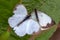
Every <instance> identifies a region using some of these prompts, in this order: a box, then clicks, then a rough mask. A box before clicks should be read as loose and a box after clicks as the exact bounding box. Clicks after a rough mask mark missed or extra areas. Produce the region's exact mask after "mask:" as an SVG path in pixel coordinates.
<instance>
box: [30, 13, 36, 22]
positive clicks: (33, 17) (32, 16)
mask: <svg viewBox="0 0 60 40" xmlns="http://www.w3.org/2000/svg"><path fill="white" fill-rule="evenodd" d="M31 18H32V19H33V20H35V21H37V19H36V15H35V12H32V13H31Z"/></svg>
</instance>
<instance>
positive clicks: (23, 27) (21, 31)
mask: <svg viewBox="0 0 60 40" xmlns="http://www.w3.org/2000/svg"><path fill="white" fill-rule="evenodd" d="M28 22H29V21H28V20H26V21H24V22H23V23H22V24H20V25H19V26H18V27H14V30H15V33H16V34H17V35H18V36H20V37H22V36H24V35H26V30H27V27H28V26H27V25H28Z"/></svg>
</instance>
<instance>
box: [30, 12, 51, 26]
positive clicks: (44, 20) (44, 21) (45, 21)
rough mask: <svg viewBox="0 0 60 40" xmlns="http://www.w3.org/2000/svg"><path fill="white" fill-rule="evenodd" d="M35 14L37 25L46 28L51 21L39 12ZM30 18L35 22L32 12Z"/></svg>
mask: <svg viewBox="0 0 60 40" xmlns="http://www.w3.org/2000/svg"><path fill="white" fill-rule="evenodd" d="M37 14H38V19H39V23H40V25H41V26H46V25H47V24H48V23H49V24H50V23H51V21H52V19H51V17H49V16H48V15H47V14H45V13H43V12H40V11H37ZM31 18H32V19H34V20H36V16H35V12H32V14H31Z"/></svg>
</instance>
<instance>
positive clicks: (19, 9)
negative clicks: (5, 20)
mask: <svg viewBox="0 0 60 40" xmlns="http://www.w3.org/2000/svg"><path fill="white" fill-rule="evenodd" d="M13 13H14V14H19V15H27V10H26V8H25V6H24V5H22V4H19V5H17V6H16V9H15V10H14V11H13Z"/></svg>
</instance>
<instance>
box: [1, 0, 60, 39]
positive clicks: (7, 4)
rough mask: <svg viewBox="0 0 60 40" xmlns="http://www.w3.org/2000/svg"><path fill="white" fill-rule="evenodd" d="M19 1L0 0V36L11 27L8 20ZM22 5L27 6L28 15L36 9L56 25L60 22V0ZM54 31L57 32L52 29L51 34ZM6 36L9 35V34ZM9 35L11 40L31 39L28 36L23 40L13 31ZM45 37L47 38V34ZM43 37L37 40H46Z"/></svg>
mask: <svg viewBox="0 0 60 40" xmlns="http://www.w3.org/2000/svg"><path fill="white" fill-rule="evenodd" d="M19 1H20V0H0V35H1V34H2V33H4V32H6V31H7V27H8V26H9V24H8V18H9V17H10V16H12V15H13V13H12V12H13V9H14V7H15V5H16V4H17V3H18V2H19ZM22 4H24V5H25V6H26V8H27V10H28V13H30V12H32V11H33V10H34V8H36V9H37V10H40V11H43V12H45V13H46V14H48V15H49V16H50V17H51V18H52V19H53V20H54V21H55V22H56V23H58V22H59V21H60V0H22ZM50 31H51V32H50ZM52 31H55V30H54V29H51V30H49V33H53V32H52ZM6 34H7V35H8V33H6ZM9 35H10V37H9V40H27V39H28V38H29V36H28V35H26V36H25V37H23V38H21V37H18V36H17V35H16V34H15V33H14V31H11V32H10V34H9ZM49 35H50V34H49ZM43 36H47V33H46V34H44V35H43ZM43 36H41V38H37V40H40V39H42V38H43V39H42V40H46V39H45V37H43ZM48 37H49V36H48ZM48 37H46V38H48Z"/></svg>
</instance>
